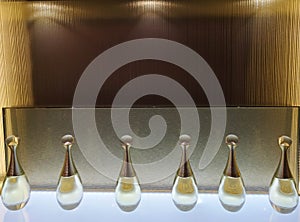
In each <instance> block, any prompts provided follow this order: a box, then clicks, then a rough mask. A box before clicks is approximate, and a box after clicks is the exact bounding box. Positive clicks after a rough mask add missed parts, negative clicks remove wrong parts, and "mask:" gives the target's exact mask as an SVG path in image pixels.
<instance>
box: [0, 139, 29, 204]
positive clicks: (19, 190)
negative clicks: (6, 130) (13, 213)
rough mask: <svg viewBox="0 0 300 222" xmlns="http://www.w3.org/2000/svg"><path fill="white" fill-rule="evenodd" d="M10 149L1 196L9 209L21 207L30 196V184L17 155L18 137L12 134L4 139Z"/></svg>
mask: <svg viewBox="0 0 300 222" xmlns="http://www.w3.org/2000/svg"><path fill="white" fill-rule="evenodd" d="M5 142H6V145H7V147H8V148H9V150H10V163H9V167H8V170H7V173H6V177H5V179H4V183H3V187H2V193H1V198H2V202H3V204H4V206H5V207H6V208H7V209H9V210H19V209H22V208H23V207H24V206H25V205H26V204H27V202H28V200H29V197H30V185H29V182H28V179H27V177H26V175H25V172H24V170H23V168H22V166H21V165H20V163H19V160H18V157H17V146H18V144H19V138H18V137H16V136H14V135H12V136H9V137H8V138H7V139H6V141H5Z"/></svg>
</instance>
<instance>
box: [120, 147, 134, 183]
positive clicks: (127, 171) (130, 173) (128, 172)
mask: <svg viewBox="0 0 300 222" xmlns="http://www.w3.org/2000/svg"><path fill="white" fill-rule="evenodd" d="M123 148H124V158H123V164H122V168H121V172H120V177H135V176H136V173H135V171H134V168H133V166H132V162H131V157H130V152H129V148H130V146H128V145H124V146H123Z"/></svg>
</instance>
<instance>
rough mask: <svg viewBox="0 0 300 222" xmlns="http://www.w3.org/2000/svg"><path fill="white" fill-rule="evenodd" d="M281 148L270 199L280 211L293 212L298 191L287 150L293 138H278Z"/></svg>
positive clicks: (296, 203) (270, 190) (296, 202)
mask: <svg viewBox="0 0 300 222" xmlns="http://www.w3.org/2000/svg"><path fill="white" fill-rule="evenodd" d="M278 143H279V146H280V148H281V158H280V162H279V165H278V167H277V170H276V172H275V174H274V176H273V179H272V181H271V185H270V188H269V200H270V203H271V205H272V206H273V208H274V209H275V210H277V211H278V212H280V213H291V212H292V211H293V210H295V208H296V207H297V205H298V199H299V198H298V193H297V190H296V185H295V181H294V178H293V175H292V173H291V170H290V167H289V164H288V157H287V150H288V148H289V147H290V145H291V144H292V139H291V138H289V137H287V136H281V137H279V139H278Z"/></svg>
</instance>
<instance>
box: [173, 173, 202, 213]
mask: <svg viewBox="0 0 300 222" xmlns="http://www.w3.org/2000/svg"><path fill="white" fill-rule="evenodd" d="M172 199H173V202H174V204H175V206H176V207H177V208H178V209H179V210H182V211H189V210H191V209H193V208H194V206H195V205H196V203H197V201H198V188H197V185H196V183H195V180H194V177H192V176H191V177H180V176H177V177H176V179H175V182H174V185H173V188H172Z"/></svg>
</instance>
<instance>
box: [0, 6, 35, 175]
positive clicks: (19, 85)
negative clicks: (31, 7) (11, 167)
mask: <svg viewBox="0 0 300 222" xmlns="http://www.w3.org/2000/svg"><path fill="white" fill-rule="evenodd" d="M25 12H26V4H24V3H20V2H18V3H16V2H0V108H2V107H5V106H27V105H32V104H33V94H32V80H31V59H30V58H31V57H30V41H29V35H28V31H27V28H26V17H25V16H26V13H25ZM0 118H1V119H2V111H1V113H0ZM8 127H9V125H8ZM0 130H1V132H0V160H1V161H0V175H1V176H3V173H4V172H5V161H4V157H5V153H4V143H3V142H4V136H3V125H2V121H0Z"/></svg>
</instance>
